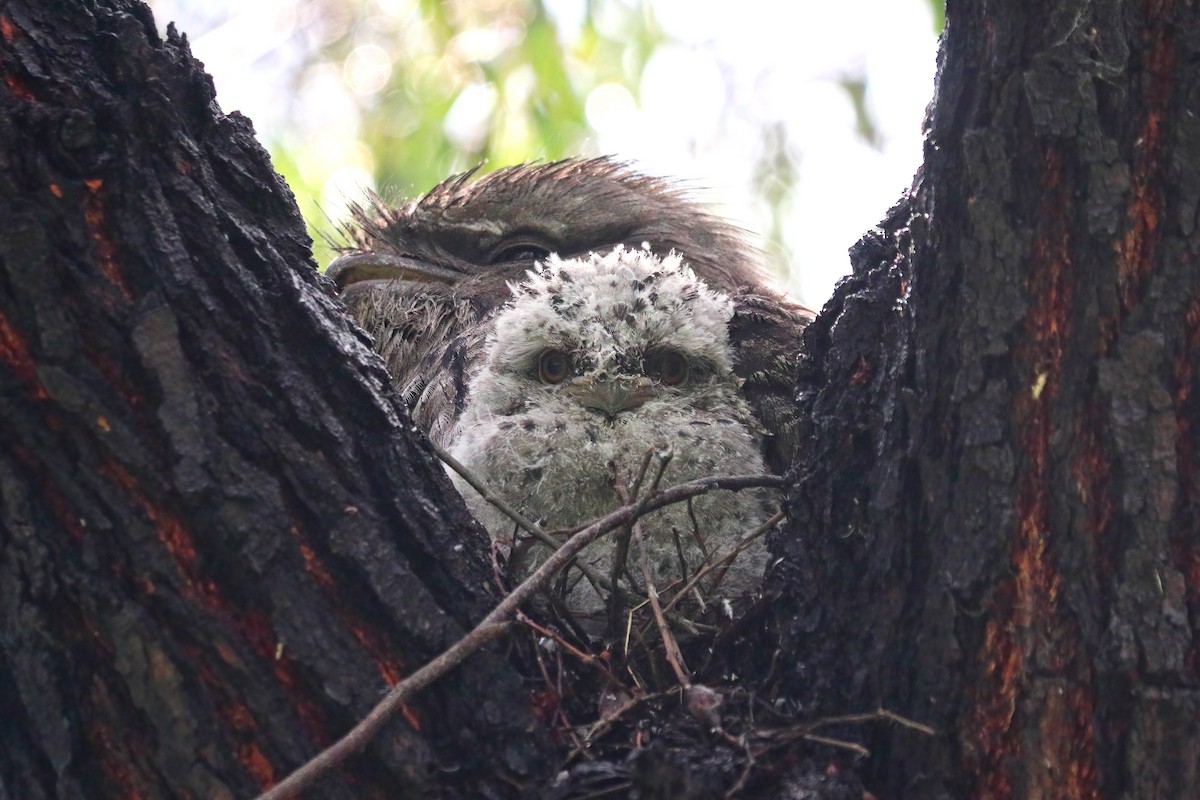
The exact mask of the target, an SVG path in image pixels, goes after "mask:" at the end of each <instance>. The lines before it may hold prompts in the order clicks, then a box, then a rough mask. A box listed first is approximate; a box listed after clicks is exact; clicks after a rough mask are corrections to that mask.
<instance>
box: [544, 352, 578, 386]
mask: <svg viewBox="0 0 1200 800" xmlns="http://www.w3.org/2000/svg"><path fill="white" fill-rule="evenodd" d="M570 374H571V357H570V356H569V355H567V354H566V353H564V352H563V351H562V350H543V351H542V354H541V355H540V356H538V377H539V378H541V381H542V383H550V384H554V383H562V382H563V381H564V380H566V379H567V376H568V375H570Z"/></svg>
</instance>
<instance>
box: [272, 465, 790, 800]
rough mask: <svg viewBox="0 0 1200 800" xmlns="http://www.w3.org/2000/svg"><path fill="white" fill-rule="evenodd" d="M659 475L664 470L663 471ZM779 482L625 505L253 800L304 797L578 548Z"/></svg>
mask: <svg viewBox="0 0 1200 800" xmlns="http://www.w3.org/2000/svg"><path fill="white" fill-rule="evenodd" d="M664 469H665V467H664ZM782 485H783V478H781V477H779V476H778V475H729V476H724V477H709V478H699V479H697V480H694V481H688V482H687V483H681V484H679V485H678V486H672V487H671V488H669V489H664V490H663V491H661V492H658V493H656V494H654V495H652V496H650V495H647V496H646V497H643V498H642V499H641V500H639V501H638V502H637V503H636V504H634V505H626V506H622V507H621V508H618V509H616V510H615V511H613V512H612V513H610V514H607V515H605V516H603V517H601V518H600V519H599V520H597V521H596V522H593V523H592V524H591V525H589V526H587V527H586V528H584V529H583V530H581V531H580V532H579V533H576V534H575V535H574V536H572V537H571V538H570V539H568V540H567V541H566V543H564V544H563V546H562V547H560V548H558V550H556V551H554V553H552V554H551V555H550V557H549V558H547V559H546V560H545V561H543V562H542V564H541V566H539V567H538V568H537V569H536V570H534V572H533V574H531V575H530V576H529V577H528V578H526V579H525V580H524V581H522V582H521V583H520V585H518V586H517V587H516V588H514V589H513V590H512V592H510V593H509V595H508V596H507V597H505V598H504V599H503V600H501V601H500V603H499V604H498V605H497V606H496V607H495V608H494V609H492V611H491V613H489V614H488V615H487V616H486V617H484V618H483V620H481V621H480V623H479V624H478V625H476V626H475V627H474V628H473V629H471V631H470V632H469V633H467V635H466V636H464V637H463V638H461V639H459V640H458V641H457V642H455V643H454V644H453V645H451V646H450V647H449V649H447V650H446V651H445V652H443V653H442V654H441V655H439V656H437V657H436V658H434V659H433V660H432V661H430V662H429V663H428V664H426V665H425V666H423V667H421V668H420V669H418V670H417V671H416V672H414V673H413V674H412V675H410V676H409V677H407V678H405V679H404V680H403V681H401V682H400V683H398V684H396V685H395V686H393V687H392V688H391V690H390V691H389V692H388V693H387V694H386V695H385V696H384V698H383V699H382V700H380V701H379V703H378V704H377V705H376V706H375V708H373V709H371V712H370V713H369V714H367V716H366V717H364V718H363V720H362V721H361V722H359V723H358V724H357V725H355V726H354V728H353V729H351V730H350V732H349V733H347V734H346V735H345V736H343V737H342V738H341V739H338V740H337V741H336V742H334V743H333V744H332V745H330V746H329V747H327V748H326V749H325V750H323V751H321V752H320V753H318V754H317V755H316V756H315V757H314V758H313V759H312V760H311V761H309V762H308V763H307V764H305V765H304V766H302V767H300V768H299V769H298V770H296V771H295V772H293V773H292V774H291V775H289V776H288V777H287V778H285V779H284V780H283V781H281V782H280V783H279V784H277V785H276V786H275V787H273V788H271V789H268V790H267V791H266V792H263V793H262V794H261V795H259V797H258V800H285V798H293V797H295V796H296V795H297V794H299V793H300V792H302V791H304V789H306V788H307V787H308V786H310V785H311V784H312V783H313V782H314V781H315V780H317V779H318V778H319V777H321V776H322V775H324V774H325V773H326V772H328V771H329V770H331V769H333V768H334V767H336V766H337V765H338V764H341V763H342V762H343V761H345V760H346V759H347V758H349V757H350V756H351V755H353V754H354V753H356V752H358V751H359V750H360V749H362V747H363V746H365V745H366V744H367V742H369V741H370V740H371V738H372V737H373V736H374V735H375V734H376V733H378V732H379V729H380V728H382V727H383V725H384V724H385V723H386V722H387V721H388V720H389V719H391V717H392V716H393V715H394V714H395V712H396V710H397V709H398V708H399V707H400V706H401V705H403V704H404V702H405V701H407V700H408V699H409V698H410V697H412V696H413V695H414V694H416V693H417V692H419V691H421V690H422V689H424V688H425V687H427V686H429V684H431V683H433V681H435V680H437V679H438V678H440V677H441V676H442V675H445V674H446V673H447V672H449V671H450V670H452V669H454V667H456V666H458V665H459V664H460V663H462V661H463V660H464V659H465V658H466V657H467V656H468V655H470V654H471V653H474V652H475V651H476V650H478V649H479V648H480V647H482V646H483V645H484V644H486V643H487V642H489V641H490V640H492V639H493V638H495V637H497V636H499V635H500V634H501V633H503V632H504V630H506V628H507V625H506V623H507V621H508V620H509V619H511V618H512V616H513V614H515V613H516V610H517V608H518V607H520V606H521V605H522V604H523V603H525V602H526V601H527V600H529V599H530V598H531V597H532V596H533V595H534V594H535V593H537V592H538V591H540V590H541V589H542V588H544V587H545V585H546V584H547V583H548V582H549V581H550V579H551V578H553V577H554V575H556V574H557V573H558V572H559V570H561V569H562V568H563V567H565V566H566V565H567V564H568V563H569V562H570V561H571V559H573V558H575V556H576V555H578V554H579V552H580V551H581V550H583V548H585V547H587V546H588V545H589V544H591V543H592V542H594V541H595V540H596V539H599V538H600V537H601V536H603V535H604V534H605V533H608V532H609V531H611V530H613V529H614V528H618V527H620V526H622V525H625V524H626V523H628V522H630V521H631V520H634V519H636V518H637V517H638V516H640V515H641V514H644V513H647V512H650V511H655V510H657V509H659V508H662V507H663V506H667V505H670V504H672V503H679V502H682V501H683V500H686V499H688V498H689V497H696V496H697V495H702V494H706V493H708V492H711V491H713V490H716V489H726V490H730V491H738V490H741V489H752V488H757V487H766V486H776V487H777V486H782Z"/></svg>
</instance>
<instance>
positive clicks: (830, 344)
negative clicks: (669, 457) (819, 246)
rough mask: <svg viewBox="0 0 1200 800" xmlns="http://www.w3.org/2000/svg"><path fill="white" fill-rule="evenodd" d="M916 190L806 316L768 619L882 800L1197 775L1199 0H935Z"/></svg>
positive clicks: (1092, 787)
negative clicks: (863, 755)
mask: <svg viewBox="0 0 1200 800" xmlns="http://www.w3.org/2000/svg"><path fill="white" fill-rule="evenodd" d="M947 21H948V22H947V24H948V29H947V33H946V37H945V39H944V44H943V51H942V54H941V56H940V69H939V78H938V87H937V95H936V98H935V101H934V104H933V106H932V107H931V116H930V120H929V122H928V126H929V133H928V139H927V147H926V163H925V167H924V171H923V175H922V176H921V177H919V178H918V181H917V182H916V184H915V186H914V190H913V193H912V195H911V197H909V198H907V199H906V200H905V202H903V203H902V204H901V205H900V206H898V207H897V209H895V210H894V211H893V213H892V215H891V216H890V218H889V219H888V221H887V222H886V223H885V224H884V226H882V229H881V231H880V232H877V233H875V234H872V235H869V236H868V237H867V238H866V239H864V241H863V242H862V244H860V246H859V247H858V248H857V249H856V252H855V253H854V261H855V275H854V277H853V278H851V279H850V280H849V281H848V282H846V283H845V284H843V285H842V286H841V287H840V288H839V290H838V292H837V294H836V297H835V298H834V300H833V301H831V303H830V304H829V306H828V307H827V308H826V309H825V311H824V312H823V314H822V316H821V318H820V319H818V321H817V323H815V324H814V325H813V326H812V327H810V328H809V330H808V332H807V335H806V343H807V349H808V352H807V354H806V356H805V361H804V366H805V379H806V381H807V382H808V383H809V385H810V386H815V387H816V388H815V389H813V388H809V389H806V390H805V391H804V393H802V396H801V402H802V404H803V406H804V408H805V409H807V410H809V411H810V412H811V414H812V416H811V419H810V425H811V429H810V433H811V447H810V449H809V450H808V452H807V455H806V457H805V458H804V459H803V461H802V462H801V463H800V464H798V465H797V467H796V470H795V472H794V478H795V480H796V485H795V489H794V492H793V495H792V500H791V504H790V508H789V510H790V512H791V516H792V524H793V526H794V530H793V533H794V534H795V538H792V539H788V540H786V541H784V540H780V542H779V546H780V547H781V549H782V551H783V553H784V554H785V555H787V556H788V557H787V558H786V559H785V561H784V562H783V563H782V564H781V575H780V578H781V581H780V583H781V585H783V586H784V587H785V596H784V599H783V602H781V603H780V604H779V606H778V608H779V612H780V613H779V615H778V618H777V621H778V625H779V628H780V630H781V632H782V641H783V651H784V652H787V653H791V654H792V655H793V656H795V658H794V660H793V661H792V662H791V669H790V674H789V675H788V676H787V677H786V678H785V680H784V682H783V683H784V685H785V686H786V690H785V691H786V693H787V696H788V697H789V698H790V699H791V700H792V701H793V702H794V703H795V705H796V706H797V707H798V708H801V709H804V710H806V711H807V712H809V713H831V712H837V713H844V712H846V711H849V710H866V709H871V708H875V707H876V706H878V705H882V706H884V707H886V708H888V709H889V710H891V711H894V712H897V713H899V714H901V715H903V716H905V717H908V718H911V719H914V720H917V721H920V722H922V723H925V724H928V725H931V726H933V727H934V728H935V729H936V731H937V733H936V735H934V736H932V737H929V736H926V735H924V734H921V733H918V732H916V731H913V730H910V729H906V728H903V727H899V726H896V727H893V728H891V729H890V730H888V731H880V732H878V733H877V734H876V735H874V736H873V737H871V738H870V740H869V744H871V745H872V746H873V749H874V750H875V755H874V757H873V758H872V759H871V760H870V761H869V762H868V763H867V764H866V765H865V766H864V767H863V775H864V777H865V778H866V784H867V786H868V788H871V789H873V790H874V791H875V792H876V793H877V794H880V795H884V796H891V797H923V798H931V797H944V798H961V797H983V798H1008V797H1011V798H1035V797H1038V798H1041V797H1056V798H1058V797H1070V798H1101V797H1103V798H1118V797H1122V798H1125V797H1128V798H1134V797H1137V798H1145V797H1172V798H1176V797H1178V798H1183V797H1196V796H1200V723H1198V720H1200V691H1198V689H1200V685H1198V684H1200V674H1198V672H1197V667H1198V662H1197V654H1198V650H1197V647H1198V645H1200V637H1198V636H1197V632H1196V627H1197V624H1198V623H1200V617H1198V614H1200V536H1198V534H1200V508H1198V507H1197V502H1198V494H1200V486H1198V484H1197V481H1198V477H1197V470H1196V467H1197V463H1196V459H1197V453H1198V452H1200V451H1198V445H1200V425H1198V423H1200V418H1198V416H1197V415H1198V413H1200V399H1198V397H1200V371H1198V367H1197V364H1198V358H1200V351H1198V350H1197V345H1200V262H1198V252H1197V251H1198V249H1200V235H1198V234H1197V229H1196V225H1197V202H1198V199H1200V121H1198V120H1197V117H1196V113H1195V112H1196V109H1198V108H1200V14H1197V11H1196V9H1195V7H1194V6H1193V5H1191V4H1187V3H1173V2H1132V1H1131V2H1118V0H1106V1H1105V2H1098V3H1084V2H1078V1H1076V0H1060V1H1059V2H1052V3H1046V4H1038V3H961V2H960V3H955V2H951V3H950V4H949V7H948V9H947Z"/></svg>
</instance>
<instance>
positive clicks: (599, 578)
mask: <svg viewBox="0 0 1200 800" xmlns="http://www.w3.org/2000/svg"><path fill="white" fill-rule="evenodd" d="M429 444H430V446H431V447H433V452H434V453H436V454H437V457H438V458H440V459H441V460H442V462H443V463H445V465H446V466H448V467H449V468H450V469H452V470H454V471H455V472H457V473H458V476H459V477H460V478H462V479H463V480H464V481H466V482H467V484H468V485H470V487H471V488H472V489H474V490H475V491H477V492H479V496H480V497H482V498H483V499H484V500H485V501H486V502H488V503H491V504H492V505H493V506H495V507H496V508H497V509H499V510H500V512H501V513H502V514H504V515H505V516H506V517H508V518H509V519H511V520H512V521H513V522H515V523H516V524H517V526H518V527H520V528H522V529H523V530H525V531H526V532H527V533H529V534H531V535H532V536H533V537H534V538H535V539H537V540H538V541H539V542H541V543H542V544H544V545H546V546H547V547H549V548H550V549H551V550H557V549H558V547H559V544H560V542H558V541H557V540H556V539H555V538H554V537H553V536H551V535H550V534H548V533H546V530H545V529H544V528H543V527H542V526H541V525H539V524H537V523H536V522H534V521H533V520H531V519H529V518H528V517H526V516H525V515H524V514H522V513H521V512H520V511H517V510H516V509H515V508H513V507H512V506H511V505H509V504H508V501H507V500H505V499H504V498H503V497H501V496H500V495H499V494H497V493H496V492H494V491H493V490H492V488H491V487H490V486H488V485H487V484H486V483H484V482H483V481H482V480H480V478H479V476H478V475H476V474H475V473H474V472H472V471H471V469H470V467H468V466H467V465H466V464H464V463H462V462H461V461H459V460H458V459H457V458H455V457H454V456H452V455H450V452H449V451H448V450H446V448H444V447H442V446H441V445H440V444H438V443H437V442H435V441H433V440H432V439H431V440H429ZM649 456H650V454H649V453H647V454H646V461H647V463H648V462H649V460H650V459H649ZM575 566H576V567H578V568H579V571H580V572H582V573H583V574H584V577H586V578H587V579H588V581H590V582H591V584H592V585H593V586H599V587H602V588H603V589H604V590H605V591H609V592H612V591H613V584H612V583H610V582H609V581H608V579H607V578H605V577H604V576H603V575H601V574H600V572H599V570H597V569H596V568H595V567H593V566H592V565H591V564H588V563H587V562H585V561H579V562H577V563H576V564H575Z"/></svg>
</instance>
